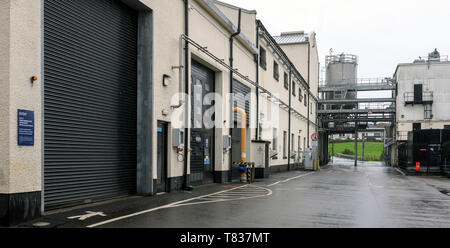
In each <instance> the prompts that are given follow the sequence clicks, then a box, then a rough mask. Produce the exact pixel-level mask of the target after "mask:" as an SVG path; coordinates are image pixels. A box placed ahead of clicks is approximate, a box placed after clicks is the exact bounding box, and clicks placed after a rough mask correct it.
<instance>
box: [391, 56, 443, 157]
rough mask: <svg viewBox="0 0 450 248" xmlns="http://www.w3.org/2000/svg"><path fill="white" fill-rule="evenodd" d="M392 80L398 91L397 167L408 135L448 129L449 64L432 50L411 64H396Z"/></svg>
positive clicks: (395, 147) (394, 154)
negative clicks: (418, 131)
mask: <svg viewBox="0 0 450 248" xmlns="http://www.w3.org/2000/svg"><path fill="white" fill-rule="evenodd" d="M394 79H395V80H396V81H397V84H398V91H397V107H396V130H395V135H396V144H395V145H394V146H393V147H392V152H393V156H392V164H393V165H399V161H398V159H399V157H401V156H400V154H397V152H398V149H399V147H400V146H402V144H406V142H407V141H408V133H409V132H411V131H416V130H423V129H448V128H450V111H448V109H449V108H450V100H449V99H450V84H449V80H450V62H449V61H448V57H447V56H441V55H440V54H439V52H438V51H437V49H436V50H434V51H433V52H432V53H430V54H429V55H428V56H423V57H420V58H419V59H417V60H415V61H414V62H412V63H401V64H399V65H398V66H397V69H396V71H395V74H394Z"/></svg>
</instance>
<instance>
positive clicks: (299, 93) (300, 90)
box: [298, 88, 303, 102]
mask: <svg viewBox="0 0 450 248" xmlns="http://www.w3.org/2000/svg"><path fill="white" fill-rule="evenodd" d="M302 97H303V95H302V89H301V88H299V89H298V100H299V101H300V102H302Z"/></svg>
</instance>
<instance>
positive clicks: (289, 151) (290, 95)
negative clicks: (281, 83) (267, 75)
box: [287, 68, 292, 171]
mask: <svg viewBox="0 0 450 248" xmlns="http://www.w3.org/2000/svg"><path fill="white" fill-rule="evenodd" d="M291 115H292V68H289V119H288V121H289V124H288V125H289V126H288V130H289V131H288V168H287V170H288V171H290V170H291V149H292V147H291V136H292V134H291V133H292V132H291Z"/></svg>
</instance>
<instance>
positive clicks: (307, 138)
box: [306, 40, 311, 148]
mask: <svg viewBox="0 0 450 248" xmlns="http://www.w3.org/2000/svg"><path fill="white" fill-rule="evenodd" d="M310 80H311V43H310V41H309V40H308V88H309V89H310V88H311V82H310ZM310 99H311V91H310V90H308V109H307V111H308V115H307V116H308V130H307V136H306V140H307V141H308V148H311V146H310V140H311V137H310V133H309V126H310V123H309V122H310V113H311V106H310V104H311V101H310Z"/></svg>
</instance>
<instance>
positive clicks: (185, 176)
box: [183, 0, 190, 190]
mask: <svg viewBox="0 0 450 248" xmlns="http://www.w3.org/2000/svg"><path fill="white" fill-rule="evenodd" d="M184 35H186V37H189V0H184ZM184 90H185V97H186V99H185V101H184V102H185V106H186V107H185V108H186V109H185V125H186V126H185V131H184V172H183V189H184V190H187V189H188V187H189V179H188V174H187V170H188V158H189V152H190V142H189V126H190V118H189V117H190V115H189V111H188V110H189V106H190V105H189V104H190V101H189V100H190V99H189V42H188V41H187V40H186V41H185V43H184Z"/></svg>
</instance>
